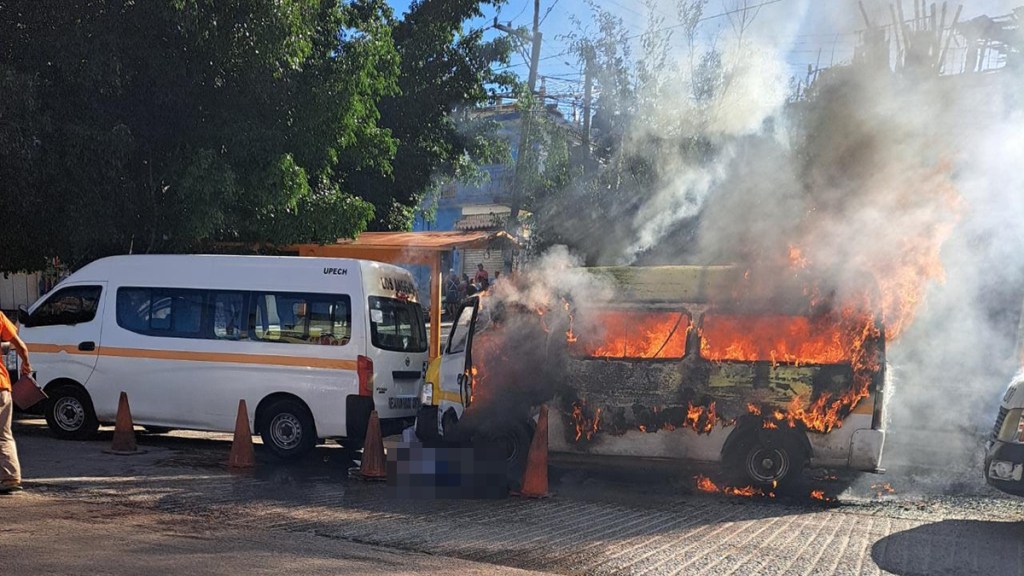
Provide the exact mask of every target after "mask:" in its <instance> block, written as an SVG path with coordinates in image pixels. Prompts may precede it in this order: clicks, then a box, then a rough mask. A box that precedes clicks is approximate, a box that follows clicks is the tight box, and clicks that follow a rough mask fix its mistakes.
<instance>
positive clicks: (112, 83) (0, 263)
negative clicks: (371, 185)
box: [0, 0, 399, 270]
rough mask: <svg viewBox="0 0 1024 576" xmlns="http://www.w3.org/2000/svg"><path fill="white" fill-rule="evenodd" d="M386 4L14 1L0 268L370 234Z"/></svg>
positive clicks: (382, 153) (1, 98)
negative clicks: (368, 194)
mask: <svg viewBox="0 0 1024 576" xmlns="http://www.w3.org/2000/svg"><path fill="white" fill-rule="evenodd" d="M392 29H393V19H392V16H391V10H390V8H389V7H388V6H387V4H386V3H385V2H384V1H383V0H356V1H353V2H348V3H344V4H342V3H339V2H337V1H336V0H258V1H253V0H246V1H242V0H217V1H213V0H161V1H156V0H155V1H152V2H131V1H123V0H67V1H60V2H58V1H56V0H39V1H35V0H32V1H29V0H22V1H18V0H0V205H3V206H4V225H3V236H2V237H0V246H2V247H3V256H2V257H0V269H3V270H18V269H38V268H40V267H42V264H43V262H44V260H45V258H46V257H50V256H59V257H61V258H62V259H64V260H66V261H69V262H70V263H72V264H74V263H76V262H84V261H88V260H91V259H94V258H97V257H100V256H104V255H107V254H114V253H127V252H134V253H144V252H175V251H187V250H195V249H200V248H203V247H207V246H208V245H209V244H210V243H211V242H244V243H274V244H288V243H293V242H309V241H314V242H315V241H332V240H334V239H336V238H338V237H344V236H352V235H353V234H355V233H357V232H359V231H360V230H363V229H365V227H366V226H367V225H368V223H369V222H370V220H371V218H372V217H373V206H372V205H371V204H370V203H369V202H367V201H365V200H364V199H362V198H361V197H360V195H359V194H358V189H357V187H356V182H357V181H359V180H360V179H362V178H365V177H366V175H367V174H376V175H378V177H383V176H382V175H386V174H389V173H390V172H391V169H392V158H393V157H394V153H395V151H396V148H397V146H398V142H397V141H396V139H395V138H394V137H393V136H392V135H391V134H390V132H389V130H388V129H387V128H386V127H384V126H382V124H381V122H380V113H381V112H380V109H379V108H378V103H379V102H380V101H381V98H383V97H385V96H391V95H395V94H397V93H398V83H397V77H398V73H399V54H398V52H397V51H396V49H395V44H394V42H393V40H392V37H391V34H392Z"/></svg>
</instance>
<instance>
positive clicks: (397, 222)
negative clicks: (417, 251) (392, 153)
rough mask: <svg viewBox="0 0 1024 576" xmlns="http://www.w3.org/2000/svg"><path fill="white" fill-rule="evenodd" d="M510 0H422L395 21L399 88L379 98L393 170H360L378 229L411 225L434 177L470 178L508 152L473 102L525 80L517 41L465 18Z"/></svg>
mask: <svg viewBox="0 0 1024 576" xmlns="http://www.w3.org/2000/svg"><path fill="white" fill-rule="evenodd" d="M504 3H505V0H415V1H413V2H412V4H411V5H410V6H409V12H408V13H407V14H406V15H405V17H404V18H403V19H402V20H401V21H400V22H397V23H396V24H395V27H394V29H393V30H392V37H393V38H394V41H395V46H396V48H397V50H398V53H399V55H400V62H401V64H400V65H401V74H400V75H399V77H398V84H399V87H400V91H399V92H398V93H395V94H391V95H388V96H386V97H384V98H383V99H382V100H381V102H380V113H381V124H382V126H384V127H385V128H387V129H388V130H390V131H391V134H392V136H393V137H394V138H395V140H396V141H397V143H398V153H397V155H396V161H395V163H394V167H393V170H392V171H391V172H388V173H382V172H380V171H376V172H370V171H366V172H361V173H360V174H359V175H358V177H357V183H356V189H357V190H359V191H360V193H361V194H362V195H364V197H365V198H367V199H369V200H370V201H371V202H373V204H374V206H376V218H375V220H374V222H373V223H372V225H371V226H372V227H374V228H376V229H384V230H391V229H407V228H408V227H410V226H411V224H412V217H413V214H414V208H415V207H416V206H417V205H418V204H419V203H420V201H421V200H422V199H423V196H424V194H425V193H426V192H427V191H428V190H430V189H431V187H432V185H433V184H434V183H435V182H438V181H440V180H444V179H452V178H466V177H468V176H471V175H472V174H473V171H474V169H475V168H476V167H477V166H479V165H480V164H482V163H488V162H494V161H497V160H498V159H500V158H501V156H502V155H503V154H505V153H507V148H506V147H505V146H504V145H503V143H502V141H501V140H500V139H498V138H496V137H495V136H494V133H495V130H496V128H497V126H496V124H495V123H494V122H491V121H488V120H486V119H481V118H477V117H475V116H474V115H473V114H472V113H471V112H472V110H473V108H474V107H476V106H477V105H479V104H481V103H484V102H485V101H486V100H487V99H488V98H489V97H490V94H489V93H488V89H507V88H509V87H512V86H514V85H516V84H517V83H518V80H517V78H516V76H515V75H513V74H512V73H510V72H498V71H495V70H494V69H492V68H493V65H494V64H502V63H504V64H507V63H508V59H509V54H510V53H511V50H512V47H513V46H512V41H511V40H510V39H509V37H507V36H498V37H495V38H494V39H491V40H485V39H484V30H483V29H480V28H467V27H466V25H465V23H466V22H467V21H469V20H472V19H475V18H479V17H481V16H482V14H483V13H482V11H481V7H482V6H485V5H491V6H500V5H502V4H504Z"/></svg>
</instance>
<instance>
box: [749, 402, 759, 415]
mask: <svg viewBox="0 0 1024 576" xmlns="http://www.w3.org/2000/svg"><path fill="white" fill-rule="evenodd" d="M747 412H749V413H751V414H753V415H754V416H760V415H761V407H760V406H758V405H757V404H754V403H752V402H748V403H747Z"/></svg>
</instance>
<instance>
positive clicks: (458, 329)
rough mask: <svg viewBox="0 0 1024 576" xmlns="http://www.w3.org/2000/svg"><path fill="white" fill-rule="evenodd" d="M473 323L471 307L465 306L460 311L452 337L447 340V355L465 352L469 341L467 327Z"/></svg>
mask: <svg viewBox="0 0 1024 576" xmlns="http://www.w3.org/2000/svg"><path fill="white" fill-rule="evenodd" d="M472 321H473V306H466V307H465V308H463V309H462V313H460V314H459V317H458V319H457V320H455V327H454V328H453V331H452V335H451V337H450V338H449V339H448V353H449V354H459V353H461V352H465V351H466V344H467V342H468V341H469V325H470V323H471V322H472Z"/></svg>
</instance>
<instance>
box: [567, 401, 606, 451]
mask: <svg viewBox="0 0 1024 576" xmlns="http://www.w3.org/2000/svg"><path fill="white" fill-rule="evenodd" d="M572 420H573V423H574V424H575V425H576V442H579V441H580V439H581V438H586V439H587V440H588V441H589V440H592V439H593V438H594V435H595V434H597V431H598V430H600V428H601V409H600V408H598V409H597V410H596V411H595V412H594V417H593V418H590V417H589V416H587V414H586V403H585V402H573V404H572Z"/></svg>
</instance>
